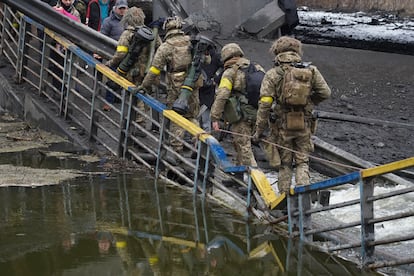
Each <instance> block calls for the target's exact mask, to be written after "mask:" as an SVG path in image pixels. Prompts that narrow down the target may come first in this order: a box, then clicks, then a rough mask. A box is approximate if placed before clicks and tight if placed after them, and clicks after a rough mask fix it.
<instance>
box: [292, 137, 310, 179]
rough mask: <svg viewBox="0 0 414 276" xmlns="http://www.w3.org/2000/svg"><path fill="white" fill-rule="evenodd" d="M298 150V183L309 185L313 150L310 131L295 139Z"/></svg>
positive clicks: (296, 155) (296, 158) (296, 156)
mask: <svg viewBox="0 0 414 276" xmlns="http://www.w3.org/2000/svg"><path fill="white" fill-rule="evenodd" d="M295 142H296V150H297V151H298V152H299V153H295V162H296V175H295V176H296V185H298V186H303V185H309V183H310V176H309V153H310V152H312V148H313V147H312V141H311V134H310V131H306V132H304V133H303V135H300V136H299V137H297V139H296V140H295Z"/></svg>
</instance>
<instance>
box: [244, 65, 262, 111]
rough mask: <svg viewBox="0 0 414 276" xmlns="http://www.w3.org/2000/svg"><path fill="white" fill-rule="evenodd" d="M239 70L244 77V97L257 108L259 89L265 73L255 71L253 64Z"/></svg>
mask: <svg viewBox="0 0 414 276" xmlns="http://www.w3.org/2000/svg"><path fill="white" fill-rule="evenodd" d="M240 70H242V71H243V72H244V74H245V76H246V97H247V100H248V103H249V104H250V105H252V106H254V107H255V108H258V106H259V105H258V103H259V98H260V87H261V86H262V80H263V77H264V75H265V72H263V71H260V70H257V68H256V66H255V64H254V63H253V62H250V64H249V66H248V67H247V68H243V69H242V68H240Z"/></svg>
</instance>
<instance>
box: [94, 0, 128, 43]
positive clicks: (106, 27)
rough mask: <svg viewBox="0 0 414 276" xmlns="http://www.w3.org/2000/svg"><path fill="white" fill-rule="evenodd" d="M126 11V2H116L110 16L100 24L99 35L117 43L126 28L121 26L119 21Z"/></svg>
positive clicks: (125, 0) (119, 0) (122, 0)
mask: <svg viewBox="0 0 414 276" xmlns="http://www.w3.org/2000/svg"><path fill="white" fill-rule="evenodd" d="M127 10H128V1H127V0H117V1H116V3H115V6H114V7H113V8H112V12H111V15H110V16H108V17H107V18H105V19H104V21H103V23H102V28H101V33H102V34H104V35H106V36H108V37H110V38H112V39H115V40H116V41H118V40H119V38H120V37H121V34H122V33H123V31H124V30H125V27H126V26H125V25H123V24H121V19H122V17H123V16H124V14H125V13H126V12H127Z"/></svg>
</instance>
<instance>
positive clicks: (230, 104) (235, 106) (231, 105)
mask: <svg viewBox="0 0 414 276" xmlns="http://www.w3.org/2000/svg"><path fill="white" fill-rule="evenodd" d="M223 116H224V120H225V121H226V122H228V123H229V124H233V123H236V122H238V121H240V120H241V118H242V116H243V115H242V112H241V109H240V102H239V100H238V99H237V97H236V96H231V97H230V98H229V99H227V101H226V104H225V105H224V113H223Z"/></svg>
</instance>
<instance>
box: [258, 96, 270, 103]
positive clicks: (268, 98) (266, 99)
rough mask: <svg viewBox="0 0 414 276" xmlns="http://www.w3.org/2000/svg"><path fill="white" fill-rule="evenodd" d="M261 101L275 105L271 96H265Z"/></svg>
mask: <svg viewBox="0 0 414 276" xmlns="http://www.w3.org/2000/svg"><path fill="white" fill-rule="evenodd" d="M260 101H261V102H262V103H270V104H271V103H273V98H272V97H269V96H265V97H261V98H260Z"/></svg>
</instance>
